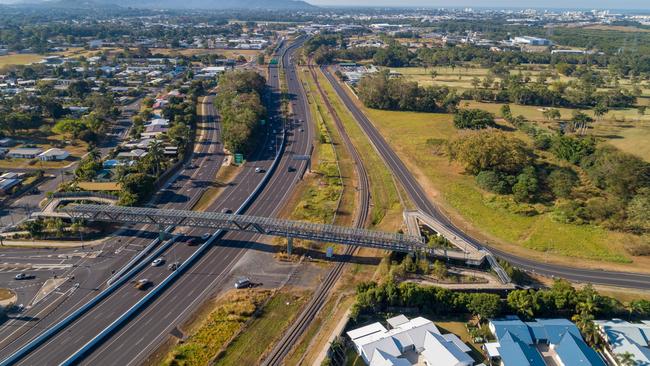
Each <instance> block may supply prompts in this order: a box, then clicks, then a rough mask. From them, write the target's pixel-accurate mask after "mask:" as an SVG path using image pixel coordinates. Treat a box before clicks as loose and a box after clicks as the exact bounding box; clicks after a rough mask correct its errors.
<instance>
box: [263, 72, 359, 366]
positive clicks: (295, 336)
mask: <svg viewBox="0 0 650 366" xmlns="http://www.w3.org/2000/svg"><path fill="white" fill-rule="evenodd" d="M308 62H309V65H308V68H309V73H310V75H311V77H312V79H313V80H314V82H315V83H316V87H317V89H318V93H319V94H320V95H321V97H322V99H323V101H324V103H325V107H326V108H327V111H328V112H329V114H330V115H331V116H332V119H333V120H334V124H335V125H336V129H337V131H338V132H339V135H340V136H341V138H342V139H343V143H344V145H345V149H346V150H347V151H348V152H349V153H350V155H351V156H352V160H353V161H354V169H355V172H356V177H357V179H358V185H357V204H356V205H355V206H356V208H355V217H354V223H353V225H354V227H355V228H363V227H365V226H366V225H367V222H368V216H369V213H370V180H369V178H368V172H367V171H366V168H365V166H364V163H363V159H362V158H361V155H359V152H358V151H357V149H356V148H355V147H354V144H352V140H350V136H349V135H348V134H347V132H346V131H345V127H344V126H343V122H342V121H341V119H340V118H339V115H338V114H337V113H336V111H335V110H334V108H333V107H332V105H331V104H330V102H329V99H328V98H327V95H326V94H325V91H324V90H323V88H322V86H321V85H320V82H319V79H318V75H317V71H316V67H314V65H313V64H312V63H311V60H309V61H308ZM355 251H356V248H354V247H350V246H346V247H345V250H344V252H343V256H344V257H347V256H351V255H353V254H354V253H355ZM345 264H346V262H345V261H338V262H336V263H335V264H334V266H333V267H332V268H331V269H330V270H329V272H328V273H327V274H326V275H325V277H324V278H323V280H322V281H321V285H320V286H318V288H316V290H315V291H314V294H313V295H312V298H311V300H310V301H309V302H308V303H307V305H306V306H305V307H304V308H303V309H302V311H301V312H300V314H298V316H297V317H296V319H295V320H294V322H293V324H291V326H290V327H289V329H287V331H286V332H285V333H284V335H283V336H282V338H281V339H280V340H279V341H278V343H277V344H276V345H275V347H274V348H273V349H272V350H271V352H270V353H269V354H268V355H267V356H266V359H265V360H264V365H265V366H272V365H273V366H274V365H281V364H282V361H283V360H284V358H285V357H286V356H287V355H288V354H289V352H290V351H291V349H292V347H294V346H296V344H297V342H298V340H299V339H300V337H301V336H302V335H303V334H304V333H305V332H306V331H307V329H309V325H310V324H311V322H312V321H313V320H314V318H315V317H316V316H317V315H318V312H319V311H320V310H321V309H322V307H323V306H324V305H325V303H326V302H327V299H328V298H329V294H330V291H331V290H332V289H333V288H334V285H336V283H337V281H338V280H339V278H340V277H341V274H342V273H343V269H344V267H345Z"/></svg>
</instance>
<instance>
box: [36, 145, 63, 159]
mask: <svg viewBox="0 0 650 366" xmlns="http://www.w3.org/2000/svg"><path fill="white" fill-rule="evenodd" d="M68 156H70V153H69V152H67V151H65V150H63V149H57V148H51V149H47V150H45V151H44V152H42V153H40V154H38V158H39V159H41V160H43V161H52V160H65V159H67V158H68Z"/></svg>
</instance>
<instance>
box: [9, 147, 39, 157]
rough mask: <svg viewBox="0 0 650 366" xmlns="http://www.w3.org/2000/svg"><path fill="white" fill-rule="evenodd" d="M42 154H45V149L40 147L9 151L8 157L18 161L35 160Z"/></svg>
mask: <svg viewBox="0 0 650 366" xmlns="http://www.w3.org/2000/svg"><path fill="white" fill-rule="evenodd" d="M41 152H43V149H41V148H40V147H19V148H16V149H11V150H9V152H8V153H7V157H9V158H18V159H33V158H35V157H36V156H38V154H40V153H41Z"/></svg>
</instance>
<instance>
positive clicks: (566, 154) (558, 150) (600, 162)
mask: <svg viewBox="0 0 650 366" xmlns="http://www.w3.org/2000/svg"><path fill="white" fill-rule="evenodd" d="M551 151H552V152H553V153H554V154H555V155H556V156H557V157H558V158H560V159H564V160H567V161H569V162H571V163H573V164H575V165H574V167H575V168H573V169H580V170H582V171H584V172H585V173H586V175H587V177H588V178H589V180H590V181H591V182H592V183H593V184H594V185H595V187H596V188H597V189H596V190H594V189H591V194H589V195H587V196H586V197H585V195H584V194H580V192H579V191H577V192H576V190H574V189H573V187H577V186H578V183H579V180H578V179H577V177H576V175H575V173H574V172H573V169H568V168H567V171H571V173H570V174H571V180H572V182H575V183H574V186H573V187H571V189H568V188H569V187H567V189H566V190H565V192H564V193H565V194H564V195H562V196H560V197H563V198H565V200H563V201H560V202H558V203H557V204H556V208H555V214H556V216H555V217H556V219H558V220H560V221H564V222H569V223H576V224H582V223H590V222H591V223H597V224H601V225H603V226H605V227H607V228H610V229H617V230H631V231H634V232H639V233H642V232H648V231H649V230H650V210H649V208H650V164H649V163H647V162H645V161H643V160H642V159H640V158H638V157H636V156H633V155H630V154H627V153H624V152H622V151H620V150H618V149H616V148H614V147H611V146H602V147H594V146H593V143H592V142H591V141H590V140H588V139H585V138H580V137H567V136H558V137H555V138H554V143H553V144H552V147H551Z"/></svg>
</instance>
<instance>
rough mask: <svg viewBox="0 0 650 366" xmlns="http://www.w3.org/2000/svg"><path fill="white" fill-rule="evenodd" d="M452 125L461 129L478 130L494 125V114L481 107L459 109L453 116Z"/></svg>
mask: <svg viewBox="0 0 650 366" xmlns="http://www.w3.org/2000/svg"><path fill="white" fill-rule="evenodd" d="M454 126H456V128H462V129H472V130H480V129H483V128H487V127H495V126H496V123H495V122H494V115H493V114H492V113H490V112H486V111H484V110H481V109H461V110H458V111H457V112H456V115H455V116H454Z"/></svg>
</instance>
